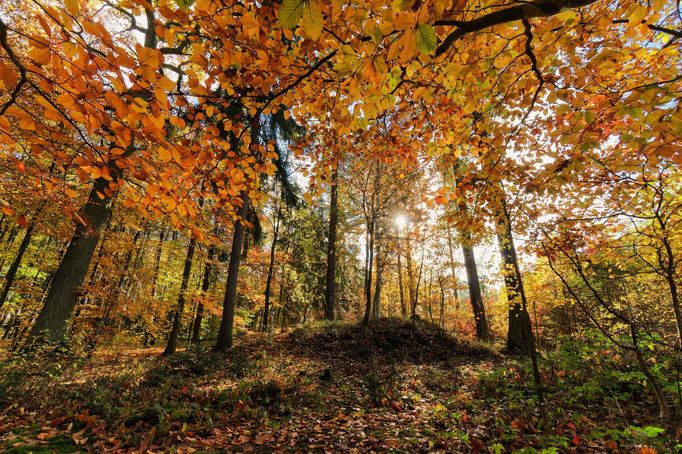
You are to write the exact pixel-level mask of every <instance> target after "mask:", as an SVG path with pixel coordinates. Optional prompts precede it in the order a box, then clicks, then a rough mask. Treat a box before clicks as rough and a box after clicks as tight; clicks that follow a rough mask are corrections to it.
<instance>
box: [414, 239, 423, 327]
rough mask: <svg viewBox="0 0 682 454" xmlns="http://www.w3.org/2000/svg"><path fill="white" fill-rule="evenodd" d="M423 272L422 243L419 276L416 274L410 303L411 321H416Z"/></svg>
mask: <svg viewBox="0 0 682 454" xmlns="http://www.w3.org/2000/svg"><path fill="white" fill-rule="evenodd" d="M423 271H424V243H423V242H422V254H421V260H420V262H419V274H417V284H416V285H415V287H414V301H412V321H413V322H414V321H415V320H417V306H418V305H419V286H420V285H421V282H422V272H423Z"/></svg>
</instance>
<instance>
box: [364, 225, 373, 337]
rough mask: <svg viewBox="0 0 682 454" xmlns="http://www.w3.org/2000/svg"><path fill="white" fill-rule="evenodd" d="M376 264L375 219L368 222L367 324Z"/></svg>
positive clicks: (366, 251) (366, 266)
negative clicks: (373, 272)
mask: <svg viewBox="0 0 682 454" xmlns="http://www.w3.org/2000/svg"><path fill="white" fill-rule="evenodd" d="M373 266H374V219H370V220H369V221H368V223H367V242H366V245H365V316H364V318H363V319H362V324H363V325H364V326H367V325H368V324H369V318H370V315H371V313H372V268H373Z"/></svg>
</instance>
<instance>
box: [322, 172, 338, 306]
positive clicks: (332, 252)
mask: <svg viewBox="0 0 682 454" xmlns="http://www.w3.org/2000/svg"><path fill="white" fill-rule="evenodd" d="M331 185H332V187H331V190H330V196H329V237H328V242H327V276H326V281H325V282H326V287H325V293H324V318H325V319H326V320H334V306H335V302H336V227H337V224H338V203H339V202H338V198H339V192H338V191H339V187H338V185H339V168H338V166H336V167H334V171H333V172H332V181H331Z"/></svg>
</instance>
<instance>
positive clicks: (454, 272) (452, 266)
mask: <svg viewBox="0 0 682 454" xmlns="http://www.w3.org/2000/svg"><path fill="white" fill-rule="evenodd" d="M446 229H447V233H448V252H449V253H450V272H451V273H452V280H453V283H452V288H453V290H454V291H455V307H456V308H457V309H459V290H458V289H457V284H458V282H457V270H456V267H455V251H454V247H453V246H452V232H451V231H450V224H447V226H446Z"/></svg>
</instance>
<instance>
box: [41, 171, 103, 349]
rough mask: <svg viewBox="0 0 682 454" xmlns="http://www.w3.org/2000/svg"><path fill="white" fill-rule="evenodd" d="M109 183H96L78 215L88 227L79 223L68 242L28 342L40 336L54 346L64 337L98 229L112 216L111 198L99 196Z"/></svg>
mask: <svg viewBox="0 0 682 454" xmlns="http://www.w3.org/2000/svg"><path fill="white" fill-rule="evenodd" d="M108 183H109V182H108V181H107V180H105V179H104V178H98V179H97V180H95V183H94V185H93V187H92V190H91V191H90V195H89V196H88V201H87V202H86V204H85V207H84V208H83V211H82V213H81V218H82V219H83V220H85V222H87V223H88V225H87V226H86V225H83V223H82V222H79V223H78V224H77V225H76V230H75V232H74V234H73V237H72V238H71V242H70V243H69V246H68V248H67V249H66V253H65V254H64V256H63V257H62V260H61V262H60V264H59V268H57V271H56V272H55V274H54V276H53V278H52V282H51V285H50V289H49V291H48V294H47V298H46V299H45V304H44V305H43V307H42V309H41V310H40V313H39V314H38V318H37V319H36V321H35V324H34V325H33V329H32V330H31V332H30V334H29V339H30V340H32V339H35V338H37V337H38V336H40V335H42V334H45V335H46V338H47V339H49V340H51V341H56V342H61V341H63V340H64V338H65V337H66V333H67V323H68V321H69V320H70V318H71V313H72V312H73V308H74V306H75V305H76V302H77V301H78V294H79V291H80V288H81V286H82V285H83V282H84V280H85V277H86V275H87V272H88V267H89V266H90V261H91V260H92V256H93V254H94V252H95V248H96V247H97V242H98V241H99V236H100V231H101V227H102V226H103V225H104V223H105V222H106V221H107V219H109V216H110V215H111V206H110V204H109V202H110V200H111V198H110V197H106V196H105V197H104V198H100V196H99V195H98V193H99V194H104V193H105V192H104V189H105V188H106V187H107V185H108Z"/></svg>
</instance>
